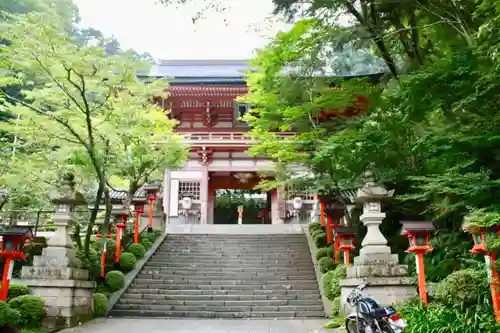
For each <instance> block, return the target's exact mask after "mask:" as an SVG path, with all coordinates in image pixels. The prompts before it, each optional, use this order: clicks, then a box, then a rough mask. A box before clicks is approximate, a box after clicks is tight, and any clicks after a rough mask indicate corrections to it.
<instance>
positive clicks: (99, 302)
mask: <svg viewBox="0 0 500 333" xmlns="http://www.w3.org/2000/svg"><path fill="white" fill-rule="evenodd" d="M110 273H111V272H110ZM92 299H93V301H94V317H104V316H106V314H107V313H108V298H107V297H106V296H105V295H103V294H99V293H96V294H93V295H92Z"/></svg>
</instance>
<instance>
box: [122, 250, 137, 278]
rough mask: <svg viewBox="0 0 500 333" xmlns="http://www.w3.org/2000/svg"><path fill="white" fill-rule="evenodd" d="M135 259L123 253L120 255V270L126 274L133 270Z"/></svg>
mask: <svg viewBox="0 0 500 333" xmlns="http://www.w3.org/2000/svg"><path fill="white" fill-rule="evenodd" d="M136 263H137V259H135V256H134V255H133V254H132V253H128V252H124V253H122V254H121V255H120V270H121V271H122V272H124V273H128V272H130V271H131V270H133V269H134V267H135V264H136Z"/></svg>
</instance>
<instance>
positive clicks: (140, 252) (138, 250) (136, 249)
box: [127, 244, 146, 259]
mask: <svg viewBox="0 0 500 333" xmlns="http://www.w3.org/2000/svg"><path fill="white" fill-rule="evenodd" d="M127 252H130V253H132V254H133V255H134V256H135V257H136V259H141V258H142V257H144V255H145V254H146V249H145V247H144V245H142V244H131V245H130V246H129V247H128V249H127Z"/></svg>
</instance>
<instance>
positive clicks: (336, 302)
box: [332, 296, 340, 317]
mask: <svg viewBox="0 0 500 333" xmlns="http://www.w3.org/2000/svg"><path fill="white" fill-rule="evenodd" d="M339 314H340V296H337V297H335V298H334V299H333V301H332V316H335V317H336V316H338V315H339Z"/></svg>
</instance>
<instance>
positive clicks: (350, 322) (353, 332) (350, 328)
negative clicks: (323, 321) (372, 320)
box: [345, 318, 374, 333]
mask: <svg viewBox="0 0 500 333" xmlns="http://www.w3.org/2000/svg"><path fill="white" fill-rule="evenodd" d="M358 321H359V324H360V325H359V326H360V327H359V330H358V327H357V325H356V318H346V320H345V328H346V330H347V333H372V330H371V328H370V325H368V323H367V322H366V320H364V319H363V318H359V319H358ZM367 328H368V329H369V330H368V331H367V330H366V329H367ZM373 333H374V332H373Z"/></svg>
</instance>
